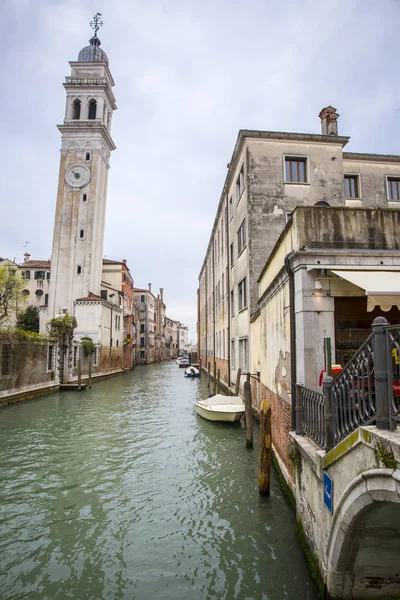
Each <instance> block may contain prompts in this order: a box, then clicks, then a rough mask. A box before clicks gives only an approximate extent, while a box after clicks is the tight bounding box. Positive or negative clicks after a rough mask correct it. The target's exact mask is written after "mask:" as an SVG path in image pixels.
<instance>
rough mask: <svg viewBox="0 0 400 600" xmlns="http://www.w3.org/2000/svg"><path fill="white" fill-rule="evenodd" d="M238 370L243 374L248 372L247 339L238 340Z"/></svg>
mask: <svg viewBox="0 0 400 600" xmlns="http://www.w3.org/2000/svg"><path fill="white" fill-rule="evenodd" d="M239 368H240V369H241V370H242V371H244V372H247V371H248V370H249V356H248V341H247V338H241V339H239Z"/></svg>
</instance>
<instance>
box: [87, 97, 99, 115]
mask: <svg viewBox="0 0 400 600" xmlns="http://www.w3.org/2000/svg"><path fill="white" fill-rule="evenodd" d="M96 110H97V102H96V100H90V102H89V114H88V119H95V118H96Z"/></svg>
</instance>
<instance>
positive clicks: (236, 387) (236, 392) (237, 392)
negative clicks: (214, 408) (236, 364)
mask: <svg viewBox="0 0 400 600" xmlns="http://www.w3.org/2000/svg"><path fill="white" fill-rule="evenodd" d="M241 374H242V370H241V369H238V372H237V375H236V385H235V396H239V388H240V376H241Z"/></svg>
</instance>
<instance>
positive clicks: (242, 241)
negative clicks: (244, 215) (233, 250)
mask: <svg viewBox="0 0 400 600" xmlns="http://www.w3.org/2000/svg"><path fill="white" fill-rule="evenodd" d="M237 240H238V256H239V254H240V253H241V252H242V250H243V249H244V248H245V246H246V219H244V220H243V222H242V224H241V226H240V227H239V231H238V232H237Z"/></svg>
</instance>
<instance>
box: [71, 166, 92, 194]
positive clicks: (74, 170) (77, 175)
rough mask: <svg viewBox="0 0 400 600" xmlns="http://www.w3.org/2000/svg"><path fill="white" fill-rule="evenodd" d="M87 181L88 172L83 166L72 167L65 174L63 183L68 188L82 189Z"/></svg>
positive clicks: (88, 179)
mask: <svg viewBox="0 0 400 600" xmlns="http://www.w3.org/2000/svg"><path fill="white" fill-rule="evenodd" d="M89 181H90V171H89V169H88V168H87V167H86V166H85V165H74V166H72V167H70V168H69V169H67V171H66V172H65V183H66V184H67V185H69V187H70V188H73V189H79V188H83V187H85V185H87V184H88V183H89Z"/></svg>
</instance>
